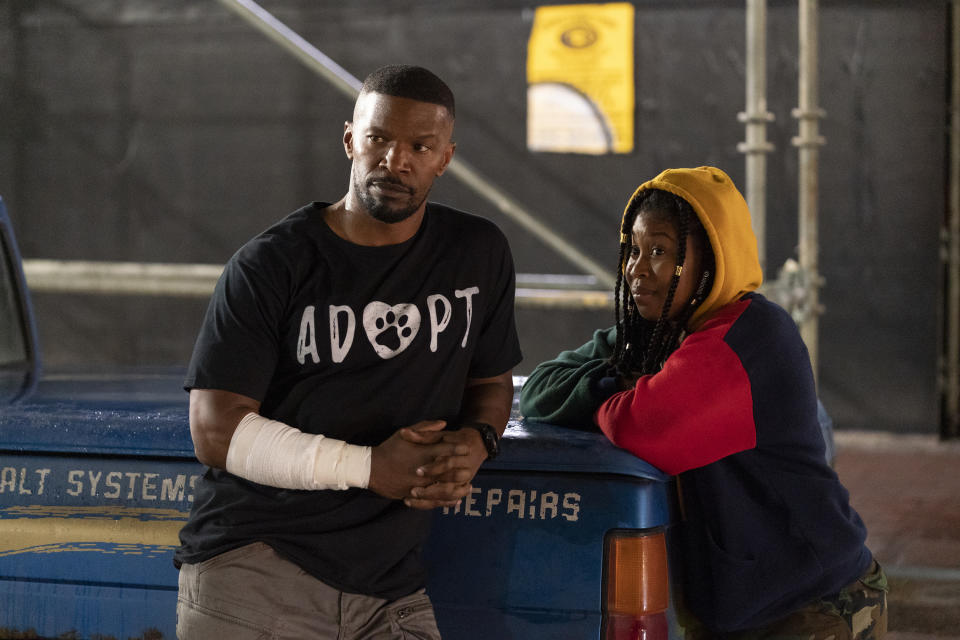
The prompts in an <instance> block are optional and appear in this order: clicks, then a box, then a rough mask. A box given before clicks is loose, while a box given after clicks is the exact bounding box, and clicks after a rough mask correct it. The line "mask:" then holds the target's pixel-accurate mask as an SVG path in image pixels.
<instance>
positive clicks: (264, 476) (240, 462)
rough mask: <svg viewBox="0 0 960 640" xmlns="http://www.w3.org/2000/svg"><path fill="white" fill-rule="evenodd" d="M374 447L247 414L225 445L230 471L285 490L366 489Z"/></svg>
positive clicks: (254, 414)
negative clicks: (359, 444) (301, 429)
mask: <svg viewBox="0 0 960 640" xmlns="http://www.w3.org/2000/svg"><path fill="white" fill-rule="evenodd" d="M370 455H371V449H370V447H361V446H358V445H355V444H347V443H346V442H344V441H343V440H335V439H333V438H327V437H324V436H322V435H314V434H311V433H304V432H303V431H300V430H299V429H294V428H293V427H291V426H289V425H285V424H283V423H282V422H277V421H276V420H270V419H268V418H264V417H263V416H261V415H259V414H256V413H248V414H247V415H245V416H244V417H243V420H241V421H240V424H238V425H237V430H236V431H234V432H233V438H231V439H230V447H229V448H228V449H227V471H229V472H230V473H232V474H234V475H236V476H240V477H241V478H246V479H247V480H253V481H254V482H258V483H260V484H265V485H268V486H271V487H279V488H281V489H349V488H350V487H360V488H363V489H365V488H366V487H367V484H368V483H369V482H370Z"/></svg>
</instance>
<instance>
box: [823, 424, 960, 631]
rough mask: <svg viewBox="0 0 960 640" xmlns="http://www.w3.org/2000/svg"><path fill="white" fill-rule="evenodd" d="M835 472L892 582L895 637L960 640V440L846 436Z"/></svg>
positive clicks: (838, 441) (843, 434) (842, 435)
mask: <svg viewBox="0 0 960 640" xmlns="http://www.w3.org/2000/svg"><path fill="white" fill-rule="evenodd" d="M835 439H836V445H837V455H836V460H835V464H834V467H835V468H836V470H837V474H838V475H839V476H840V480H841V481H842V482H843V484H844V485H845V486H846V487H847V489H849V491H850V500H851V502H852V504H853V506H854V508H856V509H857V511H858V512H859V513H860V516H861V517H862V518H863V520H864V522H866V524H867V530H868V532H869V533H868V536H867V544H868V546H869V547H870V549H871V550H872V551H873V554H874V556H875V557H876V558H877V560H878V561H879V562H880V564H881V565H883V567H884V569H885V570H886V572H887V575H888V576H889V578H890V582H891V593H890V599H889V615H890V622H889V624H890V626H889V629H890V633H889V634H888V636H887V638H889V639H891V640H928V639H932V638H939V639H941V640H942V639H945V638H947V639H952V640H960V441H950V442H941V441H939V440H938V439H937V438H935V437H934V436H914V435H893V434H886V433H861V432H844V431H838V432H837V433H836V434H835Z"/></svg>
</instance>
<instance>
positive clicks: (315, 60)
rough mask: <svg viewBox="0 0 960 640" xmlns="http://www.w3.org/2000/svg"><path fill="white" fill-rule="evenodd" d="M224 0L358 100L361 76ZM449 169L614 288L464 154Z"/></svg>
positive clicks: (237, 0)
mask: <svg viewBox="0 0 960 640" xmlns="http://www.w3.org/2000/svg"><path fill="white" fill-rule="evenodd" d="M220 2H221V4H223V5H225V6H226V7H228V8H230V9H231V10H233V11H234V12H236V13H237V14H238V15H239V16H241V17H242V18H243V19H244V20H246V21H247V22H248V23H249V24H250V25H252V26H253V27H255V28H256V29H258V30H259V31H261V32H262V33H264V34H265V35H266V36H267V37H268V38H269V39H270V40H272V41H273V42H275V43H277V44H278V45H280V46H281V47H282V48H283V49H285V50H286V51H287V52H289V53H291V54H292V55H293V56H294V57H296V58H297V59H298V60H300V61H301V62H303V63H304V64H305V65H306V66H307V67H308V68H309V69H310V70H312V71H313V72H314V73H316V74H318V75H319V76H320V77H322V78H324V79H326V80H327V81H328V82H330V83H331V84H332V85H333V86H334V87H336V88H337V89H338V90H339V91H340V92H341V93H343V94H344V95H346V96H347V97H349V98H350V99H351V100H355V99H356V97H357V94H358V93H359V91H360V87H361V86H362V83H361V82H360V81H359V80H358V79H357V78H355V77H354V76H353V75H351V74H350V73H349V72H348V71H346V70H345V69H344V68H343V67H341V66H340V65H338V64H337V63H336V62H334V61H333V60H332V59H331V58H330V57H328V56H327V55H325V54H324V53H323V52H321V51H320V50H319V49H317V48H316V47H314V46H313V45H312V44H310V43H309V42H307V41H306V40H305V39H304V38H302V37H301V36H300V35H298V34H297V33H296V32H295V31H293V30H292V29H290V28H289V27H287V26H286V25H285V24H283V23H282V22H281V21H280V20H277V18H275V17H274V16H273V15H272V14H271V13H270V12H268V11H267V10H266V9H264V8H263V7H261V6H260V5H259V4H257V3H256V2H254V1H253V0H220ZM447 171H448V172H450V174H451V175H453V176H454V177H456V178H458V179H459V180H460V182H462V183H463V184H464V185H466V186H467V187H469V188H470V189H472V190H473V191H474V192H475V193H476V194H477V195H479V196H480V197H482V198H484V199H485V200H486V201H487V202H490V203H491V204H493V205H494V206H495V207H497V208H498V209H499V210H500V211H501V213H503V214H504V215H506V216H507V217H509V218H511V219H512V220H513V221H514V222H516V223H517V224H518V225H520V226H521V227H523V228H524V229H526V230H527V231H528V232H530V233H532V234H533V235H534V236H535V237H537V238H539V239H540V240H541V241H542V242H543V243H544V244H546V245H547V246H549V247H550V248H552V249H554V250H555V251H557V252H558V253H559V254H560V255H561V256H563V257H564V258H565V259H566V260H568V261H569V262H570V263H571V264H573V265H575V266H577V267H578V268H580V269H583V270H584V271H586V272H587V273H589V274H590V275H593V276H594V277H596V278H597V280H598V281H599V282H600V283H602V284H603V285H604V286H607V287H610V288H611V289H612V288H613V287H614V286H615V285H616V280H615V278H614V276H613V275H612V274H611V272H610V271H611V270H610V269H609V268H607V267H604V266H601V265H600V264H598V263H597V262H596V261H594V260H593V259H592V258H590V257H589V256H587V255H586V254H584V253H583V252H582V251H580V250H579V249H578V248H577V247H575V246H574V245H573V244H571V243H570V242H568V241H567V240H566V239H564V238H563V237H562V236H560V235H559V234H557V233H556V232H555V231H553V230H552V229H551V228H550V227H548V226H547V225H545V224H544V223H542V222H541V221H540V220H539V219H538V218H537V217H536V216H534V215H533V214H531V213H530V212H529V211H527V210H526V209H525V208H524V207H523V206H521V205H520V204H519V203H517V202H516V201H515V200H514V199H513V198H511V197H510V196H508V195H507V194H506V193H504V192H503V190H501V189H500V188H499V187H497V186H496V185H494V184H493V183H492V182H490V181H489V180H488V179H487V178H485V177H484V176H483V175H481V174H480V172H478V171H477V170H476V169H474V168H473V166H472V165H470V164H469V163H468V162H466V161H465V160H464V159H463V158H462V156H459V155H458V156H454V158H453V161H452V162H451V163H450V165H449V166H448V167H447Z"/></svg>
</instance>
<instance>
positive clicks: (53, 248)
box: [0, 0, 949, 433]
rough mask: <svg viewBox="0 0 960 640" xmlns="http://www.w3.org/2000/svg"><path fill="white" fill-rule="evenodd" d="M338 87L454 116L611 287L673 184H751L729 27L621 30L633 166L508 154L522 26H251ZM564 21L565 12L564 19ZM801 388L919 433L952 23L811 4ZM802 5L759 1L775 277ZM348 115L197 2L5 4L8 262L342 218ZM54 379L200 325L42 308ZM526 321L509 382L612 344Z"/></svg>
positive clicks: (518, 244) (531, 256)
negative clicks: (817, 148) (427, 74)
mask: <svg viewBox="0 0 960 640" xmlns="http://www.w3.org/2000/svg"><path fill="white" fill-rule="evenodd" d="M263 4H264V6H265V7H266V8H268V9H269V10H271V11H272V12H274V13H275V15H277V17H279V18H280V19H281V20H283V21H284V22H286V23H287V24H288V25H289V26H291V27H292V28H294V29H295V30H296V31H298V32H299V33H300V34H301V35H303V36H304V37H305V38H307V40H309V41H310V42H311V43H313V44H314V45H315V46H317V47H318V48H320V49H321V50H322V51H324V53H326V54H327V55H329V56H330V57H332V58H333V59H334V60H337V61H338V62H339V63H340V64H341V65H342V66H344V67H345V68H346V69H347V70H348V71H350V72H351V73H352V74H354V75H355V76H358V77H361V78H362V77H363V76H364V75H366V74H367V73H368V72H370V71H372V70H373V69H374V68H376V67H378V66H380V65H382V64H387V63H392V62H407V63H413V64H422V65H424V66H428V67H430V68H431V69H433V70H434V71H436V72H437V73H438V74H439V75H440V76H441V77H443V78H444V79H445V80H447V81H448V83H449V84H450V85H451V87H452V88H453V90H454V92H455V93H456V95H457V99H458V113H457V115H458V118H457V131H456V137H457V140H458V144H459V146H458V153H459V154H461V155H462V156H463V158H465V159H467V160H468V161H469V162H470V163H472V164H474V165H475V166H476V167H477V168H478V169H479V170H480V171H481V172H482V173H484V174H485V175H486V176H488V177H489V178H490V179H492V180H493V181H494V182H495V183H497V184H499V185H501V186H502V187H503V188H504V189H505V190H506V191H508V192H509V193H511V194H512V195H513V197H514V198H516V199H517V200H518V201H520V202H521V203H523V204H524V205H526V206H527V207H528V208H530V209H531V210H533V211H535V212H536V213H537V214H538V215H540V216H541V217H542V218H543V219H544V220H545V221H546V222H547V223H548V224H549V225H550V226H551V227H553V228H554V229H556V230H557V231H558V232H560V233H561V234H563V235H564V236H565V237H567V238H569V239H571V240H575V241H576V243H577V244H578V245H579V246H580V247H581V248H582V249H583V250H584V251H585V252H587V253H588V254H589V255H591V256H592V257H594V258H595V259H596V260H598V261H600V262H601V263H603V264H610V265H611V270H612V269H613V265H614V264H615V262H616V241H617V234H616V226H617V221H618V219H619V215H620V212H621V210H622V206H623V203H624V201H625V200H626V198H627V197H628V195H629V194H630V193H631V192H632V190H633V189H634V188H635V187H636V185H637V184H639V183H640V182H641V181H643V180H645V179H648V178H649V177H652V176H653V175H655V174H656V173H657V172H659V171H660V170H661V169H663V168H666V167H668V166H696V165H701V164H715V165H718V166H720V167H722V168H724V169H725V170H726V171H727V172H728V173H730V174H731V176H732V177H733V178H734V180H735V181H736V182H737V183H738V184H740V185H743V182H744V169H743V166H744V159H743V156H742V155H741V154H739V153H738V152H737V151H736V144H737V142H739V141H741V140H743V139H744V132H743V125H742V124H740V123H739V122H737V119H736V115H737V112H738V111H741V110H743V108H744V75H745V61H744V51H745V44H744V39H745V36H744V33H745V20H746V18H745V10H744V3H743V2H740V1H736V2H733V1H720V0H717V1H709V2H708V1H705V0H700V1H686V2H684V1H679V0H678V1H670V2H665V1H664V2H643V1H638V2H636V3H635V6H636V45H635V48H636V72H635V73H636V95H637V109H636V150H635V152H634V153H632V154H629V155H620V156H605V157H591V156H578V155H569V154H556V155H555V154H533V153H530V152H528V151H527V150H526V148H525V140H526V131H525V118H526V82H525V63H526V44H527V38H528V37H529V32H530V28H531V24H532V17H533V10H534V9H535V6H536V5H534V4H527V3H522V2H508V1H506V0H484V1H479V0H422V1H418V2H414V1H400V0H394V1H391V2H375V1H373V0H352V1H351V2H349V3H345V2H340V1H334V0H265V1H264V2H263ZM556 4H562V3H561V2H557V3H556ZM820 7H821V15H820V22H819V24H820V29H821V33H820V73H821V79H820V90H821V99H820V104H821V106H822V107H823V108H824V109H825V110H826V111H827V118H826V120H825V121H823V123H822V124H821V129H822V133H823V135H824V136H825V137H826V139H827V145H826V146H825V147H824V148H823V149H822V152H821V168H820V185H821V192H820V224H821V229H820V239H821V246H820V252H821V254H820V255H821V270H822V272H823V275H824V277H825V278H826V285H825V288H824V289H823V292H822V302H823V304H824V305H825V307H826V312H825V314H824V315H823V317H822V319H821V324H820V328H821V337H820V341H821V342H820V388H821V395H822V398H823V401H824V403H825V405H826V406H827V408H828V409H829V410H830V411H831V413H832V414H833V417H834V419H835V421H836V423H837V425H838V427H839V428H856V429H884V430H896V431H913V432H930V433H932V432H935V431H936V429H937V420H938V414H937V390H936V380H937V378H936V374H937V354H938V346H939V343H938V331H939V324H938V323H939V314H940V310H941V307H942V291H941V289H942V283H941V281H940V263H939V258H938V251H939V233H940V226H941V221H942V219H943V215H944V208H945V192H946V178H947V176H946V166H947V165H946V135H947V132H946V122H947V102H946V96H947V89H948V81H949V69H948V68H947V51H948V48H949V42H948V34H947V27H946V25H947V15H948V3H947V2H945V1H939V2H934V1H928V0H909V1H907V0H904V1H902V2H884V1H871V2H853V1H841V0H833V1H830V0H822V1H821V3H820ZM796 32H797V24H796V3H795V2H787V1H776V0H771V2H770V3H769V33H768V52H769V56H770V57H769V60H768V63H767V64H768V83H769V87H768V100H769V109H770V111H771V112H773V113H774V114H775V116H776V121H775V122H774V123H772V125H771V127H770V129H769V132H768V135H769V137H770V138H771V139H772V141H773V142H774V144H775V145H776V151H775V152H774V153H773V154H771V155H770V156H769V159H768V180H769V184H768V205H767V207H768V211H767V216H768V220H767V225H768V233H767V255H768V265H769V268H768V277H772V276H775V275H776V269H777V268H778V267H779V265H781V264H782V263H783V262H784V260H786V259H787V258H789V257H792V256H795V246H796V243H797V234H796V226H797V222H796V209H797V204H796V201H797V196H796V180H797V177H796V176H797V160H796V150H795V149H794V148H793V147H791V145H790V138H791V136H793V135H796V131H797V123H796V121H795V120H794V119H793V118H792V117H791V116H790V110H791V109H792V108H793V107H795V106H796V103H797V35H796ZM350 112H351V102H350V101H349V100H348V99H346V98H344V97H343V96H341V94H339V93H337V92H335V91H334V90H332V89H330V88H329V87H328V86H327V85H326V84H325V83H324V81H323V80H321V79H319V78H317V77H316V76H314V75H312V74H311V73H310V72H309V71H307V70H306V69H305V68H303V67H302V66H301V65H300V63H298V62H296V61H295V60H294V59H293V58H291V57H290V56H289V55H287V54H286V53H284V52H283V51H281V50H280V49H279V48H278V47H277V46H276V45H275V44H273V43H271V42H270V41H268V40H267V39H266V38H265V37H263V36H262V35H261V34H260V33H258V32H256V31H254V30H253V29H252V28H251V27H250V26H248V25H247V24H245V23H244V22H242V21H241V20H240V19H239V18H237V17H236V16H235V15H234V14H233V13H232V12H230V11H229V10H227V9H225V8H224V7H222V6H221V5H220V4H218V3H217V2H213V1H212V0H209V1H206V2H195V1H190V2H188V1H186V0H125V1H124V0H3V1H2V2H0V195H2V196H3V197H4V198H5V200H6V201H7V204H8V208H9V210H10V212H11V214H12V216H13V218H14V222H15V225H16V230H17V233H18V235H19V238H20V242H21V244H22V249H23V253H24V255H25V257H26V258H28V259H30V258H48V259H49V258H53V259H78V260H79V259H84V260H116V261H140V262H200V263H222V262H224V261H225V260H226V259H227V258H229V256H230V255H231V253H232V252H233V251H234V250H235V249H236V248H238V247H239V246H240V245H241V244H242V243H243V242H244V241H245V240H247V239H248V238H249V237H250V236H252V235H254V234H255V233H257V232H258V231H260V230H261V229H263V228H264V227H266V226H267V225H268V224H269V223H270V222H271V221H273V220H275V219H277V218H279V217H280V216H282V215H284V214H285V213H287V212H289V211H291V210H293V209H294V208H296V207H298V206H300V205H301V204H303V203H305V202H308V201H310V200H334V199H338V198H339V197H340V196H341V195H342V194H343V193H344V191H345V187H346V180H347V175H348V170H349V166H348V162H347V160H346V158H345V157H344V155H343V151H342V148H341V145H340V136H341V133H342V128H343V122H344V121H345V120H346V119H348V118H349V116H350ZM433 199H435V200H440V201H443V202H447V203H449V204H452V205H454V206H458V207H461V208H464V209H468V210H471V211H474V212H477V213H480V214H482V215H487V216H489V217H491V218H493V219H495V220H497V221H498V222H499V223H500V224H501V226H502V227H503V228H504V230H505V231H506V232H507V234H508V235H509V237H510V239H511V243H512V245H513V249H514V254H515V260H516V264H517V269H518V271H520V272H527V273H571V272H575V271H576V270H575V269H574V268H573V267H571V266H569V264H567V263H566V262H565V261H564V260H563V259H562V258H560V257H558V256H557V255H556V254H554V253H553V252H552V251H550V250H549V249H547V248H545V247H544V246H543V245H542V244H541V243H540V242H539V241H538V240H536V239H535V238H533V237H531V236H530V235H529V234H528V233H526V232H525V231H523V230H521V229H520V228H519V227H517V226H516V225H515V224H514V223H512V222H511V221H510V220H507V219H505V218H504V216H503V215H501V214H500V213H499V212H498V211H497V210H496V209H495V208H494V207H493V206H492V205H490V204H488V203H486V202H484V201H483V200H481V199H479V198H478V197H477V196H476V195H474V194H473V193H472V192H471V191H469V190H468V189H466V188H465V187H463V186H462V185H460V184H458V183H457V182H456V180H455V179H454V178H452V177H449V176H447V177H444V178H443V179H441V181H440V182H439V183H438V185H437V186H436V188H435V190H434V194H433ZM35 305H36V307H37V313H38V320H39V325H40V332H41V340H42V342H43V347H44V352H45V357H46V361H47V363H48V366H64V365H66V366H71V365H75V366H91V365H111V364H181V365H182V364H184V363H185V361H186V360H187V359H188V357H189V353H190V349H191V347H192V341H193V337H194V335H195V332H196V330H197V327H198V326H199V323H200V320H201V317H202V314H203V310H204V307H205V301H203V300H197V299H174V298H151V297H146V296H144V297H138V296H124V297H107V296H81V295H60V294H44V293H40V294H37V295H35ZM611 316H612V313H608V312H604V311H557V312H543V311H533V310H529V309H523V310H520V311H519V312H518V321H519V323H520V329H521V333H522V336H521V338H522V340H523V344H524V350H525V353H526V359H525V361H524V363H523V364H522V365H521V366H520V368H519V369H518V373H528V372H529V371H530V369H531V368H532V367H533V366H534V365H535V364H536V363H537V362H538V361H540V360H542V359H545V358H548V357H551V356H552V355H554V354H555V353H556V352H557V351H559V350H560V349H563V348H570V347H573V346H576V345H579V344H581V343H582V342H584V341H585V340H586V339H587V338H588V336H589V332H590V331H591V330H592V329H593V328H595V327H599V326H604V325H609V324H612V317H611Z"/></svg>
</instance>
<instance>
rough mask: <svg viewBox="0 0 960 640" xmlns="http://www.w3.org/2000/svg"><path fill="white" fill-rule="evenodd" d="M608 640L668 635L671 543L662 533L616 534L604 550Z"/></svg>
mask: <svg viewBox="0 0 960 640" xmlns="http://www.w3.org/2000/svg"><path fill="white" fill-rule="evenodd" d="M604 556H605V567H604V576H605V584H604V590H605V592H604V612H603V614H604V615H603V617H604V629H605V632H604V638H605V640H628V639H629V640H654V639H656V640H660V639H665V638H667V636H668V625H667V617H666V615H665V612H666V611H667V609H668V608H669V607H670V580H669V577H668V569H667V544H666V539H665V538H664V535H663V532H662V531H654V532H645V531H613V532H611V533H609V534H608V535H607V538H606V542H605V549H604Z"/></svg>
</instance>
